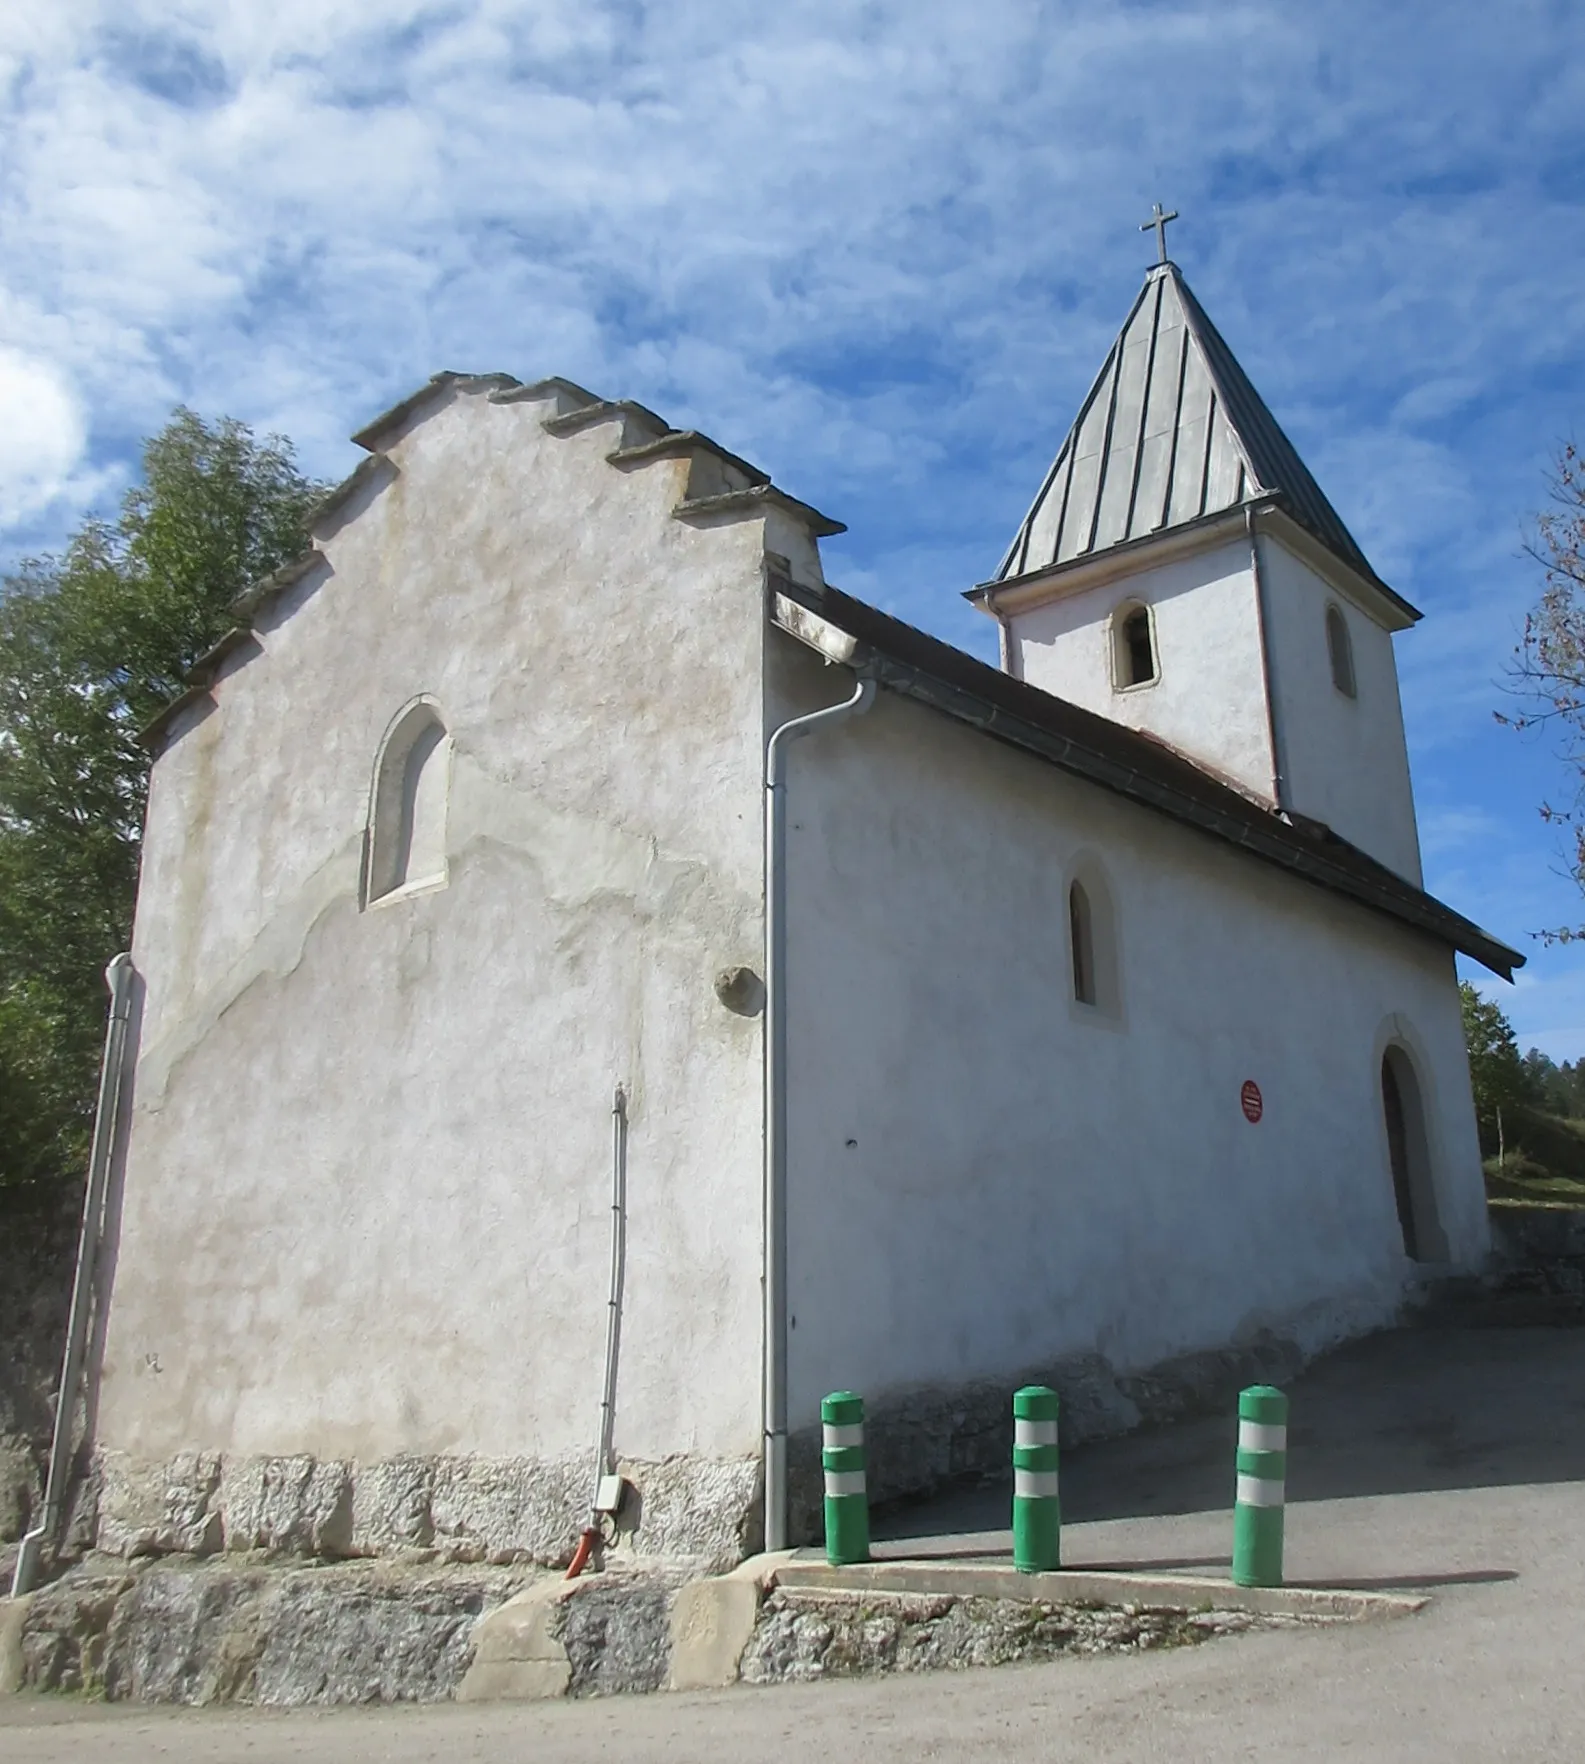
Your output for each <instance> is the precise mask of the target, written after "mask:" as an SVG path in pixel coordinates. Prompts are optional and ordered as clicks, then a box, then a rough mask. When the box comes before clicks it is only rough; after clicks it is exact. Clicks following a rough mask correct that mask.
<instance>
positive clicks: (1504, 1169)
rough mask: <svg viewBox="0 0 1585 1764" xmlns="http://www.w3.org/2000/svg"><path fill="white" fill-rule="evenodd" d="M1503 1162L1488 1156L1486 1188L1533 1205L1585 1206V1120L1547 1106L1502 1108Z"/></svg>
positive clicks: (1506, 1198)
mask: <svg viewBox="0 0 1585 1764" xmlns="http://www.w3.org/2000/svg"><path fill="white" fill-rule="evenodd" d="M1503 1125H1504V1128H1505V1130H1506V1131H1505V1138H1506V1141H1507V1144H1506V1146H1505V1148H1504V1156H1503V1160H1502V1164H1501V1166H1500V1167H1499V1165H1498V1162H1497V1159H1496V1157H1495V1156H1492V1157H1489V1158H1487V1159H1486V1160H1485V1164H1484V1168H1485V1171H1486V1193H1487V1195H1488V1196H1489V1197H1490V1198H1491V1199H1492V1200H1496V1201H1508V1202H1519V1203H1521V1204H1529V1205H1531V1206H1536V1205H1540V1206H1568V1207H1585V1121H1581V1120H1574V1119H1570V1118H1568V1117H1566V1116H1563V1115H1549V1114H1548V1113H1547V1112H1546V1111H1545V1110H1544V1109H1531V1108H1516V1109H1512V1110H1505V1111H1504V1122H1503Z"/></svg>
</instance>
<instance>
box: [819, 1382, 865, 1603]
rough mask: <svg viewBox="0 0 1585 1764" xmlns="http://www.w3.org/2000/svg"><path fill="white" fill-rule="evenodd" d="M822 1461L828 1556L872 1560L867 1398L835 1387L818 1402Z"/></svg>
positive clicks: (839, 1561) (839, 1560) (836, 1563)
mask: <svg viewBox="0 0 1585 1764" xmlns="http://www.w3.org/2000/svg"><path fill="white" fill-rule="evenodd" d="M820 1465H821V1468H822V1469H823V1470H824V1471H825V1479H826V1560H827V1561H828V1562H829V1563H831V1565H832V1566H833V1567H835V1568H841V1567H843V1566H844V1565H845V1564H847V1563H849V1562H867V1561H869V1559H870V1498H869V1494H868V1491H867V1490H866V1488H865V1485H864V1399H863V1397H857V1396H854V1394H853V1393H852V1391H850V1390H838V1391H833V1392H832V1394H831V1395H830V1396H828V1397H826V1398H824V1399H823V1400H822V1402H821V1404H820Z"/></svg>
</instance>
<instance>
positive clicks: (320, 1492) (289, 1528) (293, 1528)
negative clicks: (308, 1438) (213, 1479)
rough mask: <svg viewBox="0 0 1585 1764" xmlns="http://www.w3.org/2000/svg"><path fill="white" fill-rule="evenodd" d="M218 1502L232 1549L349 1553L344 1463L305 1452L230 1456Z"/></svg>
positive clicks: (349, 1488)
mask: <svg viewBox="0 0 1585 1764" xmlns="http://www.w3.org/2000/svg"><path fill="white" fill-rule="evenodd" d="M219 1504H220V1509H221V1512H222V1514H223V1517H224V1523H225V1544H226V1548H227V1549H228V1550H280V1551H291V1552H296V1553H299V1554H303V1555H310V1556H344V1555H346V1554H348V1553H349V1552H350V1551H351V1548H352V1474H351V1470H350V1468H349V1466H348V1465H346V1464H344V1463H338V1462H320V1461H319V1460H317V1459H314V1458H311V1457H308V1456H306V1455H303V1456H296V1457H284V1458H274V1457H257V1458H240V1459H228V1460H227V1461H226V1463H225V1467H224V1473H223V1475H222V1477H221V1481H220V1494H219Z"/></svg>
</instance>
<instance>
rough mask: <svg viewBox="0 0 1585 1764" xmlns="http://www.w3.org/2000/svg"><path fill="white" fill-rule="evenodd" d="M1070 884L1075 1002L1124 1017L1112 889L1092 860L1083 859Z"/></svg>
mask: <svg viewBox="0 0 1585 1764" xmlns="http://www.w3.org/2000/svg"><path fill="white" fill-rule="evenodd" d="M1075 868H1076V873H1075V874H1074V875H1073V877H1072V878H1071V879H1070V881H1069V883H1068V960H1069V964H1070V970H1071V976H1072V983H1073V1002H1074V1003H1075V1004H1076V1005H1083V1006H1085V1007H1087V1010H1091V1011H1094V1012H1095V1013H1096V1014H1097V1015H1098V1016H1102V1017H1114V1018H1115V1017H1120V1016H1121V1015H1122V987H1121V985H1120V984H1119V972H1118V960H1117V919H1116V914H1115V912H1114V910H1113V907H1112V896H1111V890H1110V889H1109V888H1108V887H1107V885H1106V878H1105V876H1104V875H1103V874H1102V873H1101V869H1100V865H1099V864H1097V863H1096V862H1095V861H1094V860H1093V859H1081V860H1080V862H1079V864H1078V865H1077V866H1076V867H1075Z"/></svg>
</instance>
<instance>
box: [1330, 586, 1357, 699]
mask: <svg viewBox="0 0 1585 1764" xmlns="http://www.w3.org/2000/svg"><path fill="white" fill-rule="evenodd" d="M1326 648H1327V654H1328V655H1329V656H1330V657H1331V660H1332V684H1333V685H1334V686H1335V687H1336V688H1337V689H1338V691H1339V692H1341V693H1342V694H1343V696H1344V697H1345V698H1352V697H1353V696H1354V644H1353V640H1352V639H1351V638H1350V637H1349V634H1348V620H1347V619H1345V618H1344V617H1343V612H1342V608H1341V607H1336V606H1329V607H1328V608H1327V609H1326Z"/></svg>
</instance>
